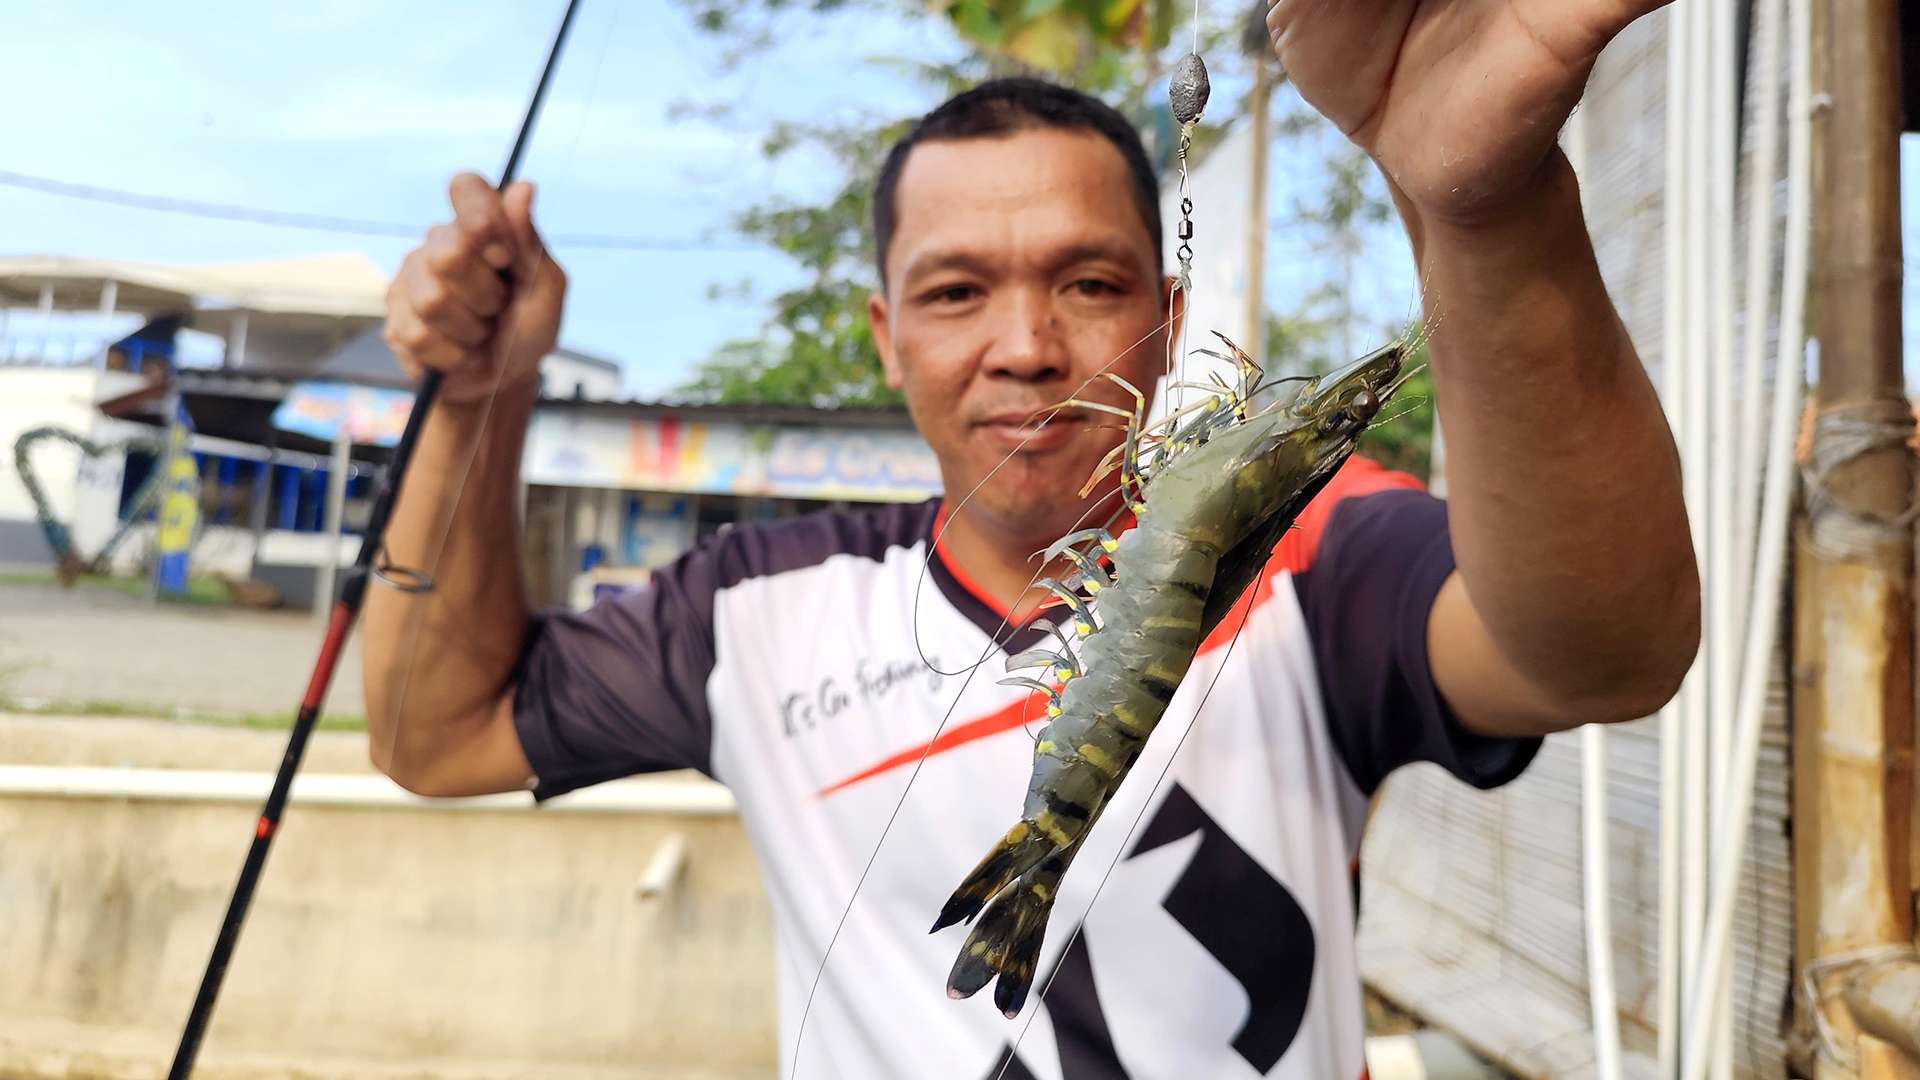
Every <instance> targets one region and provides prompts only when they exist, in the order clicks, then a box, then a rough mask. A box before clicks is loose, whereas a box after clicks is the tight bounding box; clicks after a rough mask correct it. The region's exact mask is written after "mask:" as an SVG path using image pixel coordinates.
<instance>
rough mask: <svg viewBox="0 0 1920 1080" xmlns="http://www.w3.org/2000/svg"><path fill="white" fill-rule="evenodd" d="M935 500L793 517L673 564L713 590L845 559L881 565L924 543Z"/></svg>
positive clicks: (718, 541) (750, 527)
mask: <svg viewBox="0 0 1920 1080" xmlns="http://www.w3.org/2000/svg"><path fill="white" fill-rule="evenodd" d="M938 510H939V500H938V499H929V500H926V501H923V502H915V503H885V504H879V505H875V506H871V507H863V508H859V509H828V510H817V511H813V512H811V513H807V514H802V515H799V516H797V517H790V518H781V519H778V520H774V521H755V522H746V523H743V524H739V525H735V526H733V527H731V528H729V529H727V530H725V531H724V532H721V533H718V534H716V535H714V536H712V537H709V538H707V539H706V540H705V541H703V542H702V543H701V544H699V545H698V546H696V547H695V549H694V550H693V551H690V552H688V553H687V555H686V556H683V557H682V559H681V560H680V561H679V562H678V563H676V564H675V569H676V570H677V571H679V572H681V573H692V574H696V575H698V576H701V577H704V578H706V579H707V580H708V582H710V584H711V587H712V588H715V589H722V588H727V587H729V586H731V585H737V584H739V583H740V582H742V581H746V580H749V579H752V578H762V577H772V576H775V575H778V574H785V573H789V572H792V571H796V570H804V569H807V568H808V567H813V566H818V565H820V564H822V563H824V562H826V561H827V560H828V559H831V558H833V557H835V556H840V555H846V556H853V557H855V558H859V559H868V560H872V561H874V562H876V563H877V562H881V561H884V560H885V559H886V557H887V553H888V552H889V551H891V550H893V549H895V548H910V547H912V546H914V545H915V544H918V543H921V542H923V541H925V540H926V538H927V536H928V535H929V533H930V531H931V529H932V525H933V520H934V515H935V514H936V513H937V512H938Z"/></svg>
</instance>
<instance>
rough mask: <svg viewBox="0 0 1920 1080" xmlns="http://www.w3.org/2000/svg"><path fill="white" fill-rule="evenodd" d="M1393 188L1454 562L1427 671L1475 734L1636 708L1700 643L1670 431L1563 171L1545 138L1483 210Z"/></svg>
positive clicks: (1653, 699)
mask: <svg viewBox="0 0 1920 1080" xmlns="http://www.w3.org/2000/svg"><path fill="white" fill-rule="evenodd" d="M1400 203H1401V209H1402V213H1403V214H1404V215H1405V216H1406V219H1407V222H1408V225H1409V234H1410V235H1411V237H1412V238H1413V243H1414V251H1415V256H1416V260H1417V263H1418V265H1419V267H1420V272H1421V274H1422V276H1423V278H1424V279H1425V280H1426V281H1427V283H1428V284H1427V295H1426V305H1427V311H1428V318H1429V321H1430V323H1432V324H1436V325H1437V329H1435V331H1434V333H1433V340H1432V344H1431V346H1430V351H1431V360H1432V365H1433V378H1434V389H1435V399H1436V402H1437V403H1438V409H1439V413H1440V420H1441V423H1442V425H1443V426H1444V427H1445V430H1446V433H1447V461H1446V469H1447V501H1448V505H1449V513H1448V524H1449V529H1450V531H1451V535H1452V541H1453V549H1454V555H1455V558H1456V560H1457V562H1458V566H1459V569H1458V570H1457V571H1456V573H1455V574H1454V575H1453V577H1452V578H1451V579H1450V580H1449V581H1448V582H1447V583H1446V584H1445V585H1444V586H1442V588H1441V591H1440V595H1439V596H1438V597H1437V598H1436V599H1435V601H1434V606H1433V613H1432V616H1431V618H1430V620H1429V624H1428V635H1427V636H1428V649H1429V654H1430V657H1431V665H1432V670H1433V677H1434V679H1435V681H1436V683H1437V684H1438V685H1439V687H1440V690H1441V692H1442V693H1443V694H1444V695H1445V696H1446V698H1447V700H1448V702H1449V703H1450V704H1451V705H1452V706H1453V708H1454V709H1455V711H1456V712H1457V713H1458V714H1459V716H1460V718H1461V722H1462V723H1463V724H1465V725H1466V726H1468V727H1470V728H1473V729H1474V730H1477V731H1480V732H1482V733H1487V734H1495V733H1507V734H1538V733H1545V732H1549V731H1556V730H1562V729H1565V728H1569V727H1574V726H1577V725H1579V724H1583V723H1589V722H1609V721H1618V720H1631V719H1634V718H1636V717H1640V716H1645V715H1649V714H1651V713H1653V712H1655V711H1656V710H1658V709H1659V708H1660V706H1662V705H1663V704H1665V703H1666V701H1667V700H1668V699H1669V698H1671V697H1672V696H1673V694H1674V692H1675V691H1676V690H1677V689H1678V687H1679V684H1680V680H1681V679H1682V678H1683V677H1684V676H1685V674H1686V670H1687V667H1688V665H1689V663H1690V661H1691V659H1692V657H1693V654H1694V651H1695V649H1696V648H1697V647H1698V643H1699V633H1700V623H1699V619H1700V603H1699V600H1700V586H1699V578H1698V576H1697V571H1696V569H1695V565H1694V553H1693V547H1692V542H1691V539H1690V537H1689V534H1688V527H1687V517H1686V508H1685V505H1684V503H1683V501H1682V496H1681V480H1680V467H1679V459H1678V454H1677V452H1676V450H1675V447H1674V443H1673V437H1672V434H1671V432H1670V431H1669V430H1668V428H1667V423H1666V417H1665V414H1664V413H1663V411H1662V410H1661V407H1660V402H1659V398H1658V396H1657V395H1656V393H1655V392H1654V388H1653V386H1652V384H1651V382H1650V381H1649V380H1648V378H1647V374H1646V369H1645V368H1644V367H1643V366H1642V365H1641V363H1640V359H1639V357H1638V355H1637V354H1636V352H1635V350H1634V347H1633V342H1632V341H1631V339H1630V338H1629V337H1628V335H1627V331H1626V327H1625V326H1624V325H1623V324H1622V323H1621V321H1620V318H1619V316H1618V314H1617V313H1616V312H1615V310H1614V307H1613V304H1612V303H1611V301H1610V300H1609V299H1608V296H1607V292H1606V287H1605V285H1604V283H1603V282H1602V280H1601V277H1600V271H1599V267H1598V265H1597V264H1596V262H1595V259H1594V253H1593V248H1592V245H1591V243H1590V241H1589V238H1588V235H1587V230H1586V226H1585V224H1584V222H1583V220H1582V217H1581V212H1580V202H1579V195H1578V192H1577V190H1576V186H1575V180H1574V177H1573V173H1572V170H1571V169H1570V168H1569V167H1567V165H1566V162H1565V159H1564V158H1563V157H1560V156H1559V155H1558V154H1557V153H1556V154H1555V155H1554V159H1553V161H1552V162H1551V166H1550V168H1549V169H1548V170H1546V171H1545V172H1544V173H1543V174H1542V177H1541V180H1540V181H1539V183H1538V186H1537V187H1536V188H1535V189H1534V190H1533V191H1531V192H1530V193H1529V194H1528V197H1527V198H1526V200H1525V201H1524V203H1522V204H1520V205H1519V206H1518V207H1517V208H1518V209H1520V211H1521V212H1520V213H1519V214H1516V215H1514V216H1512V217H1507V218H1504V219H1502V220H1499V221H1488V222H1484V223H1475V224H1471V225H1461V224H1455V223H1447V222H1442V221H1434V220H1431V219H1427V218H1423V217H1422V216H1421V215H1420V212H1419V210H1418V209H1417V208H1415V207H1412V206H1411V205H1410V204H1408V203H1407V202H1406V200H1405V199H1404V198H1403V199H1401V200H1400Z"/></svg>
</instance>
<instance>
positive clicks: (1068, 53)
mask: <svg viewBox="0 0 1920 1080" xmlns="http://www.w3.org/2000/svg"><path fill="white" fill-rule="evenodd" d="M683 2H685V3H687V4H688V6H689V8H690V9H691V10H692V11H693V13H694V15H695V19H696V22H697V23H698V24H699V25H700V26H701V27H702V28H703V29H705V30H707V31H708V32H709V33H711V34H713V35H714V36H715V37H716V38H717V39H718V40H720V41H722V42H723V43H724V44H725V46H726V48H725V50H724V52H725V60H726V62H727V63H730V64H739V63H744V62H746V61H748V60H750V59H751V58H752V57H753V56H754V55H755V54H756V51H758V50H761V49H764V48H765V46H766V44H767V43H768V42H770V41H771V40H773V38H774V29H775V27H776V25H777V24H778V21H779V20H780V19H783V18H791V17H802V18H804V17H807V16H809V15H812V14H817V13H820V12H826V11H831V10H834V9H837V8H844V7H849V6H856V5H867V6H871V7H874V8H884V7H885V6H886V3H887V0H683ZM921 10H926V11H929V12H931V13H932V15H933V16H934V17H939V18H943V19H945V20H946V21H947V22H948V24H949V25H950V27H951V28H952V29H953V31H954V32H955V34H956V36H957V38H958V39H959V40H960V42H962V43H963V44H964V45H965V46H966V50H967V51H966V52H965V54H964V55H963V56H962V57H961V58H960V59H959V60H957V61H956V62H953V63H949V64H928V63H920V62H915V61H911V60H902V59H897V58H896V59H891V60H882V61H878V62H879V63H885V64H888V65H890V66H892V67H894V68H896V69H898V70H901V71H903V72H905V73H906V74H907V75H908V76H909V77H910V78H912V79H913V80H915V81H917V82H919V83H921V84H922V85H924V86H926V87H928V88H929V89H930V90H933V91H935V92H937V93H938V94H939V95H940V96H945V95H946V94H949V93H952V92H954V91H956V90H959V89H961V88H963V87H966V86H970V85H973V84H974V83H975V82H977V81H978V80H980V79H981V78H983V77H986V76H989V75H995V74H1015V73H1023V74H1038V75H1043V76H1046V77H1050V78H1054V79H1056V80H1058V81H1062V82H1065V83H1068V84H1070V85H1074V86H1077V87H1080V88H1081V89H1084V90H1087V91H1088V92H1091V93H1096V94H1099V95H1100V96H1101V97H1102V98H1103V99H1105V100H1107V101H1108V102H1109V103H1111V104H1113V105H1114V107H1115V108H1117V109H1119V110H1120V111H1121V112H1122V113H1123V114H1125V115H1126V116H1128V118H1129V119H1131V120H1132V121H1133V122H1134V123H1135V125H1136V126H1137V127H1138V128H1139V129H1140V131H1141V133H1142V136H1143V138H1144V140H1145V141H1146V143H1147V147H1148V151H1149V154H1150V155H1151V156H1152V158H1153V159H1154V161H1155V165H1156V167H1157V168H1158V169H1159V170H1160V171H1161V174H1162V175H1161V180H1162V183H1163V184H1166V183H1170V182H1171V175H1170V174H1171V171H1172V169H1173V167H1174V161H1173V145H1174V142H1175V128H1174V124H1173V122H1172V119H1171V117H1170V115H1169V114H1168V111H1167V108H1166V103H1165V99H1166V75H1167V72H1168V71H1169V70H1170V68H1171V65H1172V62H1173V60H1174V59H1177V57H1178V56H1179V55H1180V54H1182V53H1184V52H1186V51H1187V49H1188V48H1189V47H1190V45H1191V38H1189V37H1188V35H1187V34H1186V33H1176V31H1177V30H1180V29H1182V25H1181V24H1182V14H1183V12H1184V11H1186V10H1190V9H1187V8H1184V7H1183V6H1182V5H1181V4H1179V3H1177V2H1170V0H936V3H935V4H934V5H933V6H932V7H931V8H928V9H921ZM1263 12H1264V7H1263V6H1262V5H1259V4H1256V5H1254V7H1253V8H1252V9H1250V10H1249V11H1248V12H1246V13H1244V15H1243V17H1242V18H1240V19H1236V20H1234V21H1232V22H1231V23H1229V24H1228V25H1226V26H1224V27H1213V28H1207V29H1205V30H1204V31H1203V33H1202V34H1201V35H1200V50H1201V53H1202V55H1203V56H1206V57H1207V61H1208V65H1209V67H1210V68H1212V69H1213V76H1214V84H1215V88H1216V89H1215V93H1214V99H1213V101H1211V102H1210V103H1209V107H1208V110H1207V116H1208V120H1207V122H1205V123H1203V124H1202V125H1201V126H1200V127H1199V129H1198V130H1197V131H1196V133H1195V138H1194V140H1193V147H1192V153H1193V155H1194V157H1195V158H1196V159H1202V158H1204V155H1205V153H1206V152H1207V150H1208V149H1210V148H1211V146H1212V145H1213V144H1214V143H1215V142H1216V140H1217V137H1218V135H1219V133H1220V132H1221V131H1222V130H1223V129H1224V127H1225V126H1226V125H1227V123H1230V122H1232V120H1233V119H1234V118H1235V117H1237V116H1239V115H1242V114H1243V113H1244V112H1245V111H1246V110H1247V109H1248V108H1249V107H1250V106H1251V98H1250V96H1243V97H1242V99H1241V100H1238V101H1234V100H1222V98H1223V97H1224V96H1226V95H1223V93H1222V91H1221V89H1220V88H1221V87H1223V86H1227V85H1233V84H1236V83H1238V84H1244V83H1246V82H1247V81H1249V80H1247V79H1246V78H1244V76H1245V74H1246V71H1245V69H1247V68H1249V67H1250V64H1251V57H1252V56H1253V55H1255V53H1256V52H1258V51H1259V50H1263V49H1265V48H1266V47H1267V45H1266V39H1265V33H1264V28H1263V27H1264V23H1263V20H1262V18H1261V16H1262V14H1263ZM1281 83H1282V85H1284V73H1282V75H1281ZM1289 97H1291V96H1290V95H1289ZM685 108H687V109H688V110H690V111H691V110H695V109H697V110H698V111H702V112H706V113H714V112H724V111H725V110H726V106H725V105H724V104H720V105H717V106H716V105H713V104H711V103H709V104H706V105H700V106H685ZM910 122H911V118H910V117H908V116H904V115H900V114H887V113H869V114H866V115H862V116H857V117H853V118H850V119H845V120H839V121H835V122H832V123H815V124H781V125H777V126H775V127H774V128H773V129H772V130H771V131H770V132H768V134H767V135H766V137H765V138H764V140H763V142H762V150H763V152H764V153H765V154H767V155H768V156H769V157H772V158H778V157H780V156H782V155H787V154H792V153H795V152H796V151H799V150H802V149H808V150H824V151H825V152H826V153H827V154H829V155H831V156H832V158H833V159H834V160H836V161H839V162H841V163H843V165H844V171H843V173H842V179H841V182H840V183H839V185H838V186H837V187H835V188H834V189H833V191H832V192H831V193H830V194H829V195H828V196H827V197H826V198H824V199H822V200H820V201H818V202H812V203H798V202H794V201H792V200H788V199H782V198H774V199H770V200H768V201H767V202H765V203H763V204H761V205H758V206H754V207H751V208H749V209H747V210H745V211H743V212H742V213H741V214H739V215H738V216H737V218H736V219H735V222H734V226H735V228H736V229H737V231H738V232H739V233H741V234H743V235H744V236H747V237H749V238H752V239H756V240H760V241H763V242H765V243H766V244H768V245H769V246H770V247H773V248H775V249H776V250H779V251H781V252H783V253H784V254H786V255H787V256H788V257H790V258H791V259H793V261H794V262H795V264H796V265H797V266H798V267H799V268H800V269H801V270H802V272H803V280H802V282H801V283H800V284H799V285H797V286H795V287H793V288H790V289H787V290H784V291H781V292H778V293H775V294H774V295H772V296H770V297H769V298H768V317H767V320H766V322H765V324H764V325H763V326H762V327H761V328H760V329H759V331H758V332H757V333H755V334H753V335H751V336H745V337H741V338H737V339H733V340H730V341H727V342H725V343H724V344H722V345H721V346H720V347H719V348H717V349H716V350H715V351H714V353H713V354H712V355H711V356H709V357H708V358H707V359H706V360H705V361H704V362H702V363H701V364H700V365H699V366H698V368H697V369H696V370H695V372H694V373H693V376H692V377H691V379H689V380H688V381H687V382H686V383H685V384H683V385H682V386H680V387H679V388H678V390H677V393H678V395H680V396H682V397H684V398H686V399H689V400H695V401H708V402H718V403H729V404H749V403H753V404H798V405H812V406H818V407H834V406H840V405H887V404H896V403H898V401H899V396H898V395H897V394H895V393H894V392H893V391H892V390H890V389H888V387H887V386H886V384H885V382H884V379H883V377H882V374H881V370H880V365H879V358H878V355H877V353H876V352H875V350H874V346H873V339H872V333H871V331H870V329H869V328H868V326H867V323H866V299H867V295H868V293H869V292H870V291H871V290H872V289H874V288H876V287H878V275H877V273H876V271H875V269H874V255H873V236H872V227H871V212H872V207H871V190H870V187H871V183H872V177H873V176H874V175H875V173H876V172H877V171H878V169H879V166H880V163H881V160H882V158H883V157H884V155H885V153H886V150H887V148H888V147H889V146H891V145H892V143H893V141H894V140H895V139H897V138H898V137H899V135H900V134H901V133H903V132H904V131H905V129H906V127H907V125H908V124H909V123H910ZM1275 134H1276V136H1277V137H1278V138H1280V139H1281V140H1283V141H1284V142H1286V143H1288V144H1289V145H1290V146H1292V147H1295V148H1304V149H1305V150H1306V151H1307V152H1308V153H1311V154H1317V155H1320V156H1322V157H1324V158H1325V159H1326V160H1327V161H1328V166H1327V168H1326V169H1325V174H1326V183H1325V185H1324V187H1323V188H1322V189H1321V190H1319V191H1318V192H1316V197H1315V198H1314V199H1312V200H1308V201H1303V203H1302V204H1301V205H1299V206H1297V207H1295V208H1293V210H1292V212H1291V213H1290V214H1289V215H1287V216H1285V217H1284V218H1283V219H1282V221H1281V222H1280V224H1281V226H1282V227H1283V228H1295V229H1299V230H1304V231H1306V232H1307V233H1308V234H1309V235H1311V236H1313V237H1314V238H1315V240H1316V244H1315V247H1316V249H1317V250H1319V251H1321V252H1324V253H1325V254H1326V255H1328V256H1329V259H1328V266H1329V272H1328V274H1327V275H1326V279H1325V280H1324V281H1323V282H1322V284H1321V285H1320V286H1319V288H1318V289H1316V290H1315V291H1314V292H1313V293H1312V294H1311V295H1310V296H1309V297H1308V298H1307V300H1306V301H1305V303H1303V304H1302V305H1301V307H1300V308H1299V310H1297V311H1296V312H1293V313H1290V314H1288V315H1285V316H1275V317H1273V318H1272V319H1271V320H1270V328H1269V343H1268V344H1269V349H1268V352H1267V356H1268V357H1269V366H1270V367H1271V368H1272V369H1273V370H1275V371H1276V372H1280V371H1307V370H1327V369H1329V368H1332V367H1334V366H1337V365H1338V364H1340V363H1342V362H1344V361H1345V360H1346V359H1349V358H1350V354H1351V353H1352V352H1353V342H1354V341H1356V340H1359V339H1360V335H1361V334H1362V333H1363V332H1365V331H1370V330H1371V329H1373V328H1368V327H1358V326H1356V320H1355V315H1354V312H1353V310H1352V303H1351V295H1352V285H1353V281H1354V278H1355V276H1356V274H1357V272H1358V269H1357V263H1358V261H1359V256H1360V253H1361V252H1362V251H1363V250H1364V249H1365V246H1366V242H1367V232H1368V230H1369V229H1371V228H1374V227H1376V226H1377V225H1378V224H1379V223H1380V222H1382V221H1385V220H1386V219H1387V217H1388V213H1389V211H1388V209H1387V204H1386V200H1385V195H1384V191H1383V190H1382V189H1381V185H1380V184H1379V179H1378V176H1377V174H1376V173H1375V172H1374V170H1373V168H1372V166H1371V163H1370V162H1368V161H1367V159H1366V158H1365V157H1364V155H1361V154H1359V153H1358V151H1355V150H1353V149H1352V148H1351V147H1350V145H1349V144H1347V143H1346V141H1345V139H1344V138H1341V137H1340V136H1339V133H1338V132H1334V131H1332V130H1331V129H1330V127H1329V126H1328V125H1327V124H1326V123H1325V121H1324V120H1323V119H1321V117H1320V116H1319V114H1318V113H1317V112H1314V111H1313V110H1312V109H1310V108H1308V107H1307V106H1305V104H1304V103H1301V102H1299V101H1298V100H1297V99H1293V100H1292V107H1291V108H1290V109H1289V110H1287V111H1285V112H1284V113H1283V114H1282V115H1281V116H1279V117H1278V118H1277V120H1276V123H1275ZM721 291H724V290H720V289H716V290H715V292H716V294H717V293H719V292H721ZM1276 334H1277V335H1278V337H1276V336H1275V335H1276Z"/></svg>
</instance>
